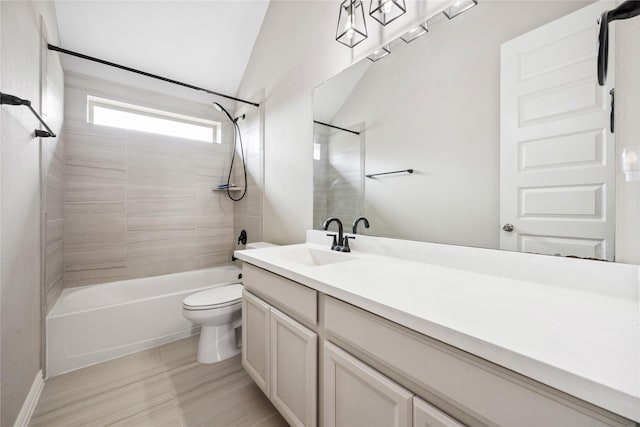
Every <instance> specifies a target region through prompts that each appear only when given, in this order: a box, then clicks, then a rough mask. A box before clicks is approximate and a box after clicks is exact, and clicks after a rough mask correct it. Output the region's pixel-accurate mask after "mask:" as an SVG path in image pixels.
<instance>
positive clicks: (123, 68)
mask: <svg viewBox="0 0 640 427" xmlns="http://www.w3.org/2000/svg"><path fill="white" fill-rule="evenodd" d="M47 47H48V48H49V50H53V51H56V52H60V53H64V54H67V55H71V56H75V57H77V58H81V59H86V60H87V61H93V62H97V63H99V64H104V65H108V66H110V67H115V68H119V69H121V70H125V71H130V72H132V73H136V74H141V75H143V76H147V77H151V78H153V79H158V80H162V81H163V82H168V83H173V84H174V85H178V86H182V87H186V88H189V89H194V90H199V91H202V92H206V93H210V94H212V95H216V96H221V97H222V98H227V99H232V100H234V101H238V102H242V103H244V104H249V105H253V106H254V107H259V106H260V104H257V103H255V102H251V101H247V100H244V99H241V98H236V97H235V96H230V95H225V94H222V93H219V92H214V91H212V90H209V89H205V88H202V87H198V86H194V85H190V84H188V83H183V82H180V81H178V80H173V79H169V78H167V77H162V76H159V75H157V74H151V73H147V72H146V71H140V70H136V69H135V68H131V67H127V66H124V65H120V64H116V63H115V62H109V61H105V60H104V59H100V58H95V57H93V56H89V55H85V54H83V53H78V52H74V51H72V50H68V49H63V48H61V47H58V46H54V45H52V44H47Z"/></svg>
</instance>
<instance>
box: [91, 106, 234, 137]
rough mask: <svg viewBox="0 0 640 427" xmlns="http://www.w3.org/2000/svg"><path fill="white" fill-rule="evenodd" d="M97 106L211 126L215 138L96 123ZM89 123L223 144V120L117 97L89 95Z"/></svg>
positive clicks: (189, 123) (195, 124)
mask: <svg viewBox="0 0 640 427" xmlns="http://www.w3.org/2000/svg"><path fill="white" fill-rule="evenodd" d="M95 107H99V108H105V109H109V110H114V111H119V112H123V113H130V114H137V115H140V116H147V117H151V118H155V119H162V120H170V121H173V122H177V123H183V124H188V125H194V126H200V127H205V128H210V129H211V130H212V131H213V133H212V137H213V140H212V141H204V140H201V139H192V138H188V137H180V136H176V135H167V134H164V133H160V132H150V131H144V130H138V129H130V128H123V127H120V126H110V125H105V124H99V123H95V121H94V109H95ZM87 123H90V124H93V125H96V126H108V127H113V128H116V129H125V130H131V131H134V132H144V133H150V134H154V135H162V136H165V137H173V138H180V139H186V140H189V141H198V142H205V143H208V144H222V123H221V122H218V121H215V120H208V119H203V118H200V117H194V116H188V115H185V114H179V113H174V112H171V111H166V110H159V109H156V108H150V107H145V106H142V105H136V104H131V103H128V102H122V101H117V100H115V99H108V98H103V97H100V96H95V95H87Z"/></svg>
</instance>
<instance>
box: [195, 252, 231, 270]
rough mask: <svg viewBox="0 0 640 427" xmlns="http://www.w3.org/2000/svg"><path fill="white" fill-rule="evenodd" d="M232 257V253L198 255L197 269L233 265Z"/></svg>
mask: <svg viewBox="0 0 640 427" xmlns="http://www.w3.org/2000/svg"><path fill="white" fill-rule="evenodd" d="M232 255H233V252H232V251H230V252H221V253H215V254H208V255H197V256H196V268H210V267H217V266H219V265H229V264H230V263H231V256H232Z"/></svg>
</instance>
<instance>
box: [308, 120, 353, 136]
mask: <svg viewBox="0 0 640 427" xmlns="http://www.w3.org/2000/svg"><path fill="white" fill-rule="evenodd" d="M313 123H315V124H318V125H322V126H326V127H330V128H334V129H338V130H343V131H345V132H349V133H353V134H355V135H360V132H356V131H355V130H351V129H345V128H341V127H340V126H335V125H332V124H329V123H324V122H319V121H317V120H314V121H313Z"/></svg>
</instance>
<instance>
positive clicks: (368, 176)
mask: <svg viewBox="0 0 640 427" xmlns="http://www.w3.org/2000/svg"><path fill="white" fill-rule="evenodd" d="M392 173H413V169H402V170H399V171H392V172H380V173H371V174H369V175H365V176H366V177H367V178H373V177H374V176H379V175H389V174H392Z"/></svg>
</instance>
